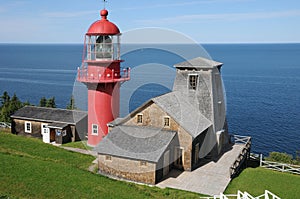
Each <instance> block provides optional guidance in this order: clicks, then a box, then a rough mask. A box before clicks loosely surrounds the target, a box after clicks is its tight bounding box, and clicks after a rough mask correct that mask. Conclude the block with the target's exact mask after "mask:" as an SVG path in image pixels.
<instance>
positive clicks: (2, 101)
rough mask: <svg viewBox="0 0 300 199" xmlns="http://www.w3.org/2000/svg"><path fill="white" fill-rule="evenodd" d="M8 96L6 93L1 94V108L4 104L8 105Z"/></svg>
mask: <svg viewBox="0 0 300 199" xmlns="http://www.w3.org/2000/svg"><path fill="white" fill-rule="evenodd" d="M9 100H10V96H9V95H8V93H7V91H4V92H3V95H2V96H1V107H2V106H4V105H5V104H6V103H9Z"/></svg>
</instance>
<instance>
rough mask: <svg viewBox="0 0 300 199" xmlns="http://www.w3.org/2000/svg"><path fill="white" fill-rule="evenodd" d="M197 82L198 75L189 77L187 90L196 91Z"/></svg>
mask: <svg viewBox="0 0 300 199" xmlns="http://www.w3.org/2000/svg"><path fill="white" fill-rule="evenodd" d="M197 82H198V75H189V89H190V90H196V89H197Z"/></svg>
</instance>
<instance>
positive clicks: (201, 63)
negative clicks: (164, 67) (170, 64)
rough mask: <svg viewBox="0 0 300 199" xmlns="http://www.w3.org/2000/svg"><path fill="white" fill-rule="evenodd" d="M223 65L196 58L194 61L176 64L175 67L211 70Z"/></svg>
mask: <svg viewBox="0 0 300 199" xmlns="http://www.w3.org/2000/svg"><path fill="white" fill-rule="evenodd" d="M222 65H223V63H220V62H216V61H213V60H211V59H206V58H203V57H196V58H194V59H191V60H188V61H184V62H181V63H178V64H175V65H174V66H175V67H176V68H195V69H201V68H202V69H211V68H215V67H220V66H222Z"/></svg>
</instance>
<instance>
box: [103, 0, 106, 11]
mask: <svg viewBox="0 0 300 199" xmlns="http://www.w3.org/2000/svg"><path fill="white" fill-rule="evenodd" d="M106 3H107V0H103V7H104V9H105V6H106Z"/></svg>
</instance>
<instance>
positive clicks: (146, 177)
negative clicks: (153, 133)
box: [98, 154, 156, 184]
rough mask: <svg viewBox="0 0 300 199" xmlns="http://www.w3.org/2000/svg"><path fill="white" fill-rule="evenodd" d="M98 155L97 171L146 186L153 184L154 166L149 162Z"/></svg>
mask: <svg viewBox="0 0 300 199" xmlns="http://www.w3.org/2000/svg"><path fill="white" fill-rule="evenodd" d="M109 157H110V160H109V159H107V157H106V155H101V154H99V155H98V164H99V170H100V171H101V172H104V173H106V174H109V175H113V176H117V177H120V178H124V179H128V180H133V181H136V182H142V183H147V184H155V171H156V164H155V163H151V162H143V163H146V165H142V164H141V161H138V160H131V159H124V158H119V157H115V156H109Z"/></svg>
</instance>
